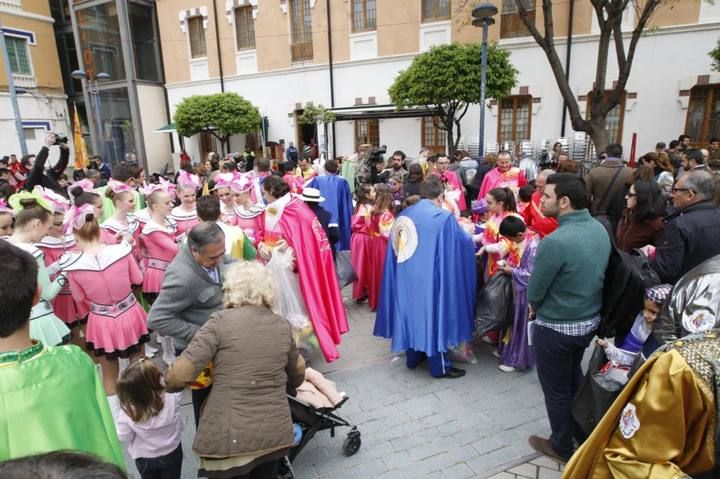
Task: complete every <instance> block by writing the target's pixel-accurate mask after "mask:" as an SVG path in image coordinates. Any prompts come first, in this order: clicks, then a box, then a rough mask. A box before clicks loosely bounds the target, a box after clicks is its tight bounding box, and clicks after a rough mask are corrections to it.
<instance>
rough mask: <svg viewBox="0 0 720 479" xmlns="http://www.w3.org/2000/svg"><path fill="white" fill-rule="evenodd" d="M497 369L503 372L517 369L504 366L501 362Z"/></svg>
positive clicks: (511, 371)
mask: <svg viewBox="0 0 720 479" xmlns="http://www.w3.org/2000/svg"><path fill="white" fill-rule="evenodd" d="M498 369H499V370H500V371H502V372H504V373H514V372H515V371H517V369H515V368H514V367H512V366H505V365H504V364H501V365H500V366H498Z"/></svg>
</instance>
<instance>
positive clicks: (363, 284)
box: [350, 165, 422, 302]
mask: <svg viewBox="0 0 720 479" xmlns="http://www.w3.org/2000/svg"><path fill="white" fill-rule="evenodd" d="M419 166H420V165H418V167H419ZM421 173H422V171H421ZM355 194H356V195H357V204H356V205H355V212H354V213H353V217H352V221H351V224H350V229H351V231H352V235H351V236H350V260H351V261H352V265H353V268H354V269H355V274H357V280H355V281H354V282H353V291H352V298H353V299H354V300H355V301H358V302H362V301H365V300H366V299H367V297H368V288H369V279H368V278H369V265H368V264H367V250H368V248H369V247H370V221H371V219H372V209H373V204H374V203H375V188H373V187H372V185H368V184H361V185H359V186H358V187H357V190H355Z"/></svg>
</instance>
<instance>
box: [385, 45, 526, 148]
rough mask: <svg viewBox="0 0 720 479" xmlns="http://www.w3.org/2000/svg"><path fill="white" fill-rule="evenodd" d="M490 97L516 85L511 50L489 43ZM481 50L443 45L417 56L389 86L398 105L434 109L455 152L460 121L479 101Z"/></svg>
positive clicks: (478, 47)
mask: <svg viewBox="0 0 720 479" xmlns="http://www.w3.org/2000/svg"><path fill="white" fill-rule="evenodd" d="M487 53H488V55H487V93H486V96H487V98H495V99H497V98H502V97H504V96H506V95H508V94H509V93H510V90H511V89H512V87H514V86H515V85H516V84H517V79H516V77H517V73H518V71H517V69H516V68H515V67H514V66H513V64H512V63H511V62H510V52H508V51H506V50H502V49H500V48H499V47H498V46H497V45H495V44H489V45H488V52H487ZM480 54H481V49H480V45H479V44H469V45H461V44H452V45H441V46H436V47H433V48H431V49H430V51H428V52H425V53H421V54H420V55H418V56H416V57H415V59H414V60H413V62H412V64H411V65H410V67H409V68H408V69H407V70H404V71H402V72H400V74H399V75H398V77H397V78H395V82H394V83H393V84H392V85H391V86H390V89H389V91H388V93H389V94H390V99H391V101H392V102H393V104H395V106H397V107H398V108H408V107H413V106H424V107H426V108H430V109H432V110H434V111H435V114H436V116H435V117H433V122H434V124H435V126H436V127H437V128H440V129H441V130H445V132H446V134H447V144H448V147H449V149H450V151H449V153H450V154H451V155H452V154H453V153H454V152H455V149H457V146H458V143H459V142H460V135H461V130H460V120H462V118H463V117H464V116H465V113H467V109H468V106H469V105H470V104H472V103H480V71H481V63H480V59H481V56H480Z"/></svg>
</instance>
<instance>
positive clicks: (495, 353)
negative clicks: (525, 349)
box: [492, 349, 500, 358]
mask: <svg viewBox="0 0 720 479" xmlns="http://www.w3.org/2000/svg"><path fill="white" fill-rule="evenodd" d="M492 355H493V356H495V357H496V358H499V357H500V351H498V350H497V349H494V350H493V352H492Z"/></svg>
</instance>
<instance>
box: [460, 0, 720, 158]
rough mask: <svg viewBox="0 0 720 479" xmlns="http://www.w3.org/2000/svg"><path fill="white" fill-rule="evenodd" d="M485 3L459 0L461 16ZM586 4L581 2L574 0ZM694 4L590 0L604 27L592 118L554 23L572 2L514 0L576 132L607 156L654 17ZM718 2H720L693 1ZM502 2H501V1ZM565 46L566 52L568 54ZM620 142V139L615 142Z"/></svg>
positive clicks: (662, 0)
mask: <svg viewBox="0 0 720 479" xmlns="http://www.w3.org/2000/svg"><path fill="white" fill-rule="evenodd" d="M481 1H483V0H458V2H457V3H456V4H455V5H456V10H455V11H456V14H459V15H465V16H468V17H469V16H470V10H471V9H472V8H473V7H475V6H477V5H478V4H479V3H481ZM570 1H575V2H576V3H580V2H579V1H578V0H570ZM687 1H688V0H590V4H591V5H592V9H593V13H594V15H595V18H596V20H597V23H598V27H599V30H600V36H599V38H598V47H597V59H596V62H595V71H594V82H593V85H594V86H593V89H592V91H591V92H590V93H589V95H588V97H587V111H588V116H587V118H586V117H585V116H584V115H583V114H582V113H581V112H580V107H579V106H578V101H577V96H576V95H575V94H574V93H573V90H572V88H571V87H570V82H569V81H568V78H567V77H566V75H565V67H564V62H563V60H561V57H560V54H559V53H558V51H557V49H556V45H555V20H554V18H553V3H557V4H560V5H561V10H562V11H563V12H566V11H567V10H566V9H565V8H566V5H567V4H568V0H556V1H555V2H554V1H553V0H534V1H530V0H514V2H515V5H516V7H517V11H518V14H519V16H520V20H522V23H523V24H524V25H525V28H527V29H528V31H529V33H530V35H531V36H532V38H533V39H534V40H535V43H537V44H538V45H539V46H540V48H541V49H542V51H543V52H544V54H545V56H546V57H547V60H548V62H549V64H550V68H551V70H552V73H553V76H554V77H555V82H556V83H557V86H558V88H559V89H560V93H561V94H562V97H563V99H564V100H565V104H566V105H567V109H568V113H569V114H570V115H569V116H570V121H571V123H572V127H573V129H574V130H575V131H582V132H585V133H587V134H588V135H589V136H590V138H591V139H592V141H593V143H594V145H595V150H596V151H598V152H601V151H604V150H605V147H606V146H607V145H608V143H609V142H610V137H609V133H608V130H607V127H606V119H607V116H608V113H609V112H610V111H611V110H612V109H613V108H614V107H615V106H617V105H618V104H619V103H620V100H621V99H622V95H623V93H624V92H625V87H626V85H627V82H628V79H629V78H630V71H631V70H632V65H633V60H634V59H635V51H636V49H637V44H638V42H639V41H640V38H641V37H642V36H643V34H644V33H645V34H647V33H650V31H652V29H653V27H652V26H650V20H651V19H652V16H653V15H654V14H655V12H657V10H658V9H659V8H660V7H663V6H669V7H670V8H672V7H673V6H674V5H678V4H680V3H681V2H683V3H684V2H687ZM693 1H696V2H697V1H705V2H708V3H713V2H714V1H717V0H693ZM495 3H497V2H495ZM533 4H535V9H540V8H542V17H541V18H542V25H541V26H537V25H536V23H535V21H534V18H535V16H531V15H530V14H529V12H530V8H529V7H530V6H531V5H533ZM626 9H633V10H634V11H635V18H636V21H635V24H634V28H633V29H632V31H631V32H629V34H630V35H629V39H628V38H626V35H625V34H624V33H623V31H622V26H623V25H622V23H623V12H624V11H625V10H626ZM564 50H565V46H564V43H563V47H562V50H561V52H563V54H564ZM610 50H612V51H613V52H614V54H615V55H614V56H615V59H616V62H617V71H618V74H617V76H616V77H615V76H613V78H614V81H613V82H612V83H613V87H612V88H611V89H610V90H609V91H608V90H606V89H605V85H607V84H608V54H609V52H610ZM613 140H614V139H613Z"/></svg>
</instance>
